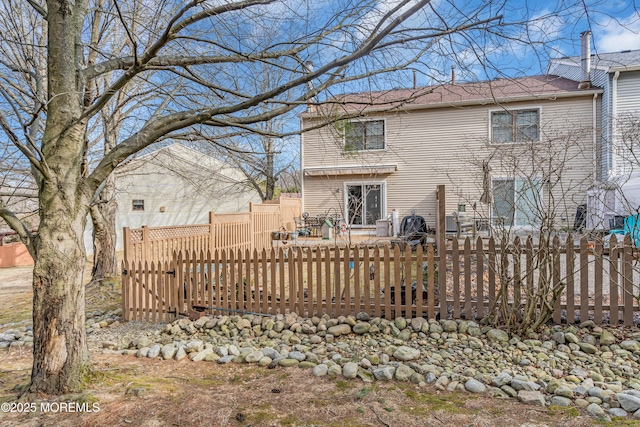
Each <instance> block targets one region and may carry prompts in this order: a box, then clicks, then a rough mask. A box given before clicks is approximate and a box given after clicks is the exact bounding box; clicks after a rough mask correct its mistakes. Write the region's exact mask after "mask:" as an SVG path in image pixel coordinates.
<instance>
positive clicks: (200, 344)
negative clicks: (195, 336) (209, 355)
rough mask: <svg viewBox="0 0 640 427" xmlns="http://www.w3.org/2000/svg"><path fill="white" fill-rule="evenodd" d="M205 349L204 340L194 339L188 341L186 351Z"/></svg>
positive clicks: (192, 351)
mask: <svg viewBox="0 0 640 427" xmlns="http://www.w3.org/2000/svg"><path fill="white" fill-rule="evenodd" d="M203 349H204V341H201V340H193V341H189V342H188V343H187V347H186V351H187V353H194V352H195V353H197V352H199V351H202V350H203Z"/></svg>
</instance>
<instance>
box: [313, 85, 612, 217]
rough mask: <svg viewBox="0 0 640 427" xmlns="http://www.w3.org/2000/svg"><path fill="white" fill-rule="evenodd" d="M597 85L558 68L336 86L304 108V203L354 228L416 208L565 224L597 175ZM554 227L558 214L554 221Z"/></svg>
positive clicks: (423, 212) (430, 213)
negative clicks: (466, 79)
mask: <svg viewBox="0 0 640 427" xmlns="http://www.w3.org/2000/svg"><path fill="white" fill-rule="evenodd" d="M601 94H602V90H601V89H599V88H596V87H589V88H588V89H579V88H578V85H577V84H576V82H575V81H573V80H570V79H566V78H561V77H557V76H549V75H545V76H532V77H523V78H516V79H500V80H494V81H487V82H475V83H462V84H444V85H438V86H431V87H418V88H414V89H397V90H389V91H384V92H372V93H360V94H351V95H344V96H342V97H340V98H336V99H334V100H332V101H333V102H332V103H330V104H327V105H321V106H319V107H317V108H310V109H309V111H307V112H306V113H303V114H302V118H301V122H302V128H303V130H306V131H304V133H303V134H302V138H301V171H302V177H303V181H302V193H303V210H304V211H307V212H309V213H310V214H322V213H326V212H328V213H333V214H336V213H337V214H339V215H341V216H342V217H343V218H345V219H346V220H347V222H348V223H349V224H350V225H351V227H352V230H358V229H362V230H371V228H373V227H375V222H376V220H377V219H380V218H386V217H389V216H390V214H391V212H392V210H397V211H398V212H399V216H400V217H402V216H404V215H409V214H411V213H412V212H413V211H415V213H416V214H418V215H422V216H423V217H424V218H425V219H426V221H427V223H428V224H429V225H431V226H434V225H435V221H436V219H435V211H436V194H435V192H436V187H437V186H438V185H441V184H444V185H445V186H446V201H447V214H450V213H452V212H453V211H456V210H464V211H465V215H466V216H468V217H471V216H474V217H476V218H477V219H480V218H490V219H491V220H492V221H493V223H494V224H498V225H504V226H508V227H535V226H539V225H540V224H541V223H542V222H544V221H548V220H549V218H553V221H560V222H561V224H560V225H562V222H563V221H564V223H566V224H565V225H566V226H572V225H573V218H574V217H575V214H576V209H577V207H578V205H580V204H583V203H586V191H587V189H588V188H589V186H590V185H592V183H593V180H594V176H595V174H596V170H595V167H596V161H595V160H596V157H597V153H596V152H595V147H596V145H595V141H596V138H597V135H598V134H599V123H600V102H599V97H600V95H601ZM556 225H557V222H556Z"/></svg>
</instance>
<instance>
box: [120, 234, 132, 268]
mask: <svg viewBox="0 0 640 427" xmlns="http://www.w3.org/2000/svg"><path fill="white" fill-rule="evenodd" d="M122 237H123V238H124V259H125V261H133V260H132V259H131V255H132V254H133V243H132V242H131V229H130V228H129V227H124V228H123V229H122Z"/></svg>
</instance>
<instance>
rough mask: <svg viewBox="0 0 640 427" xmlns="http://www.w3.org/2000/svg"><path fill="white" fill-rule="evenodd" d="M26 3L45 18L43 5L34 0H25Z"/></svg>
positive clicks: (45, 13)
mask: <svg viewBox="0 0 640 427" xmlns="http://www.w3.org/2000/svg"><path fill="white" fill-rule="evenodd" d="M27 3H29V4H30V5H31V7H32V8H33V9H34V10H35V11H36V12H38V13H39V14H40V15H41V16H42V17H43V18H44V19H47V11H46V10H45V9H44V7H42V6H40V5H39V4H38V3H36V2H35V0H27Z"/></svg>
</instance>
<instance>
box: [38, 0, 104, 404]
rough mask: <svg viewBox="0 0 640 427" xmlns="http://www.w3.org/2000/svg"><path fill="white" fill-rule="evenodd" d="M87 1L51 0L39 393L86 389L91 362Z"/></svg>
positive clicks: (40, 247)
mask: <svg viewBox="0 0 640 427" xmlns="http://www.w3.org/2000/svg"><path fill="white" fill-rule="evenodd" d="M86 7H87V1H86V0H76V1H75V2H69V1H61V0H49V1H48V2H47V11H48V42H47V44H48V56H47V85H48V99H47V101H48V103H47V121H46V125H45V129H44V134H43V136H42V150H41V151H42V157H43V159H45V160H46V161H45V162H42V170H43V173H42V178H41V180H40V181H39V185H38V202H39V212H40V223H39V226H38V236H37V237H36V238H35V240H34V242H33V252H34V253H35V255H36V259H35V266H34V270H33V369H32V371H31V385H30V386H29V391H30V392H32V393H46V394H64V393H68V392H69V391H75V390H79V389H80V386H81V384H82V379H83V376H84V374H85V373H86V371H87V370H88V369H89V368H90V364H89V351H88V349H87V342H86V333H85V328H84V321H85V310H84V280H83V273H84V265H85V256H86V252H85V249H84V241H83V233H84V229H85V225H86V222H87V214H88V213H89V201H90V200H91V198H92V196H93V190H92V189H91V187H89V186H86V185H85V184H84V182H83V176H84V171H85V167H86V165H85V163H84V162H83V159H84V158H85V155H84V154H85V151H86V146H85V139H86V138H85V137H86V121H85V120H84V119H82V120H79V118H80V117H81V115H82V93H83V90H82V82H80V81H78V80H76V78H77V77H78V76H79V73H78V70H79V68H80V67H81V64H82V49H83V44H82V43H81V38H80V34H81V33H82V26H83V20H84V16H85V12H86Z"/></svg>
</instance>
